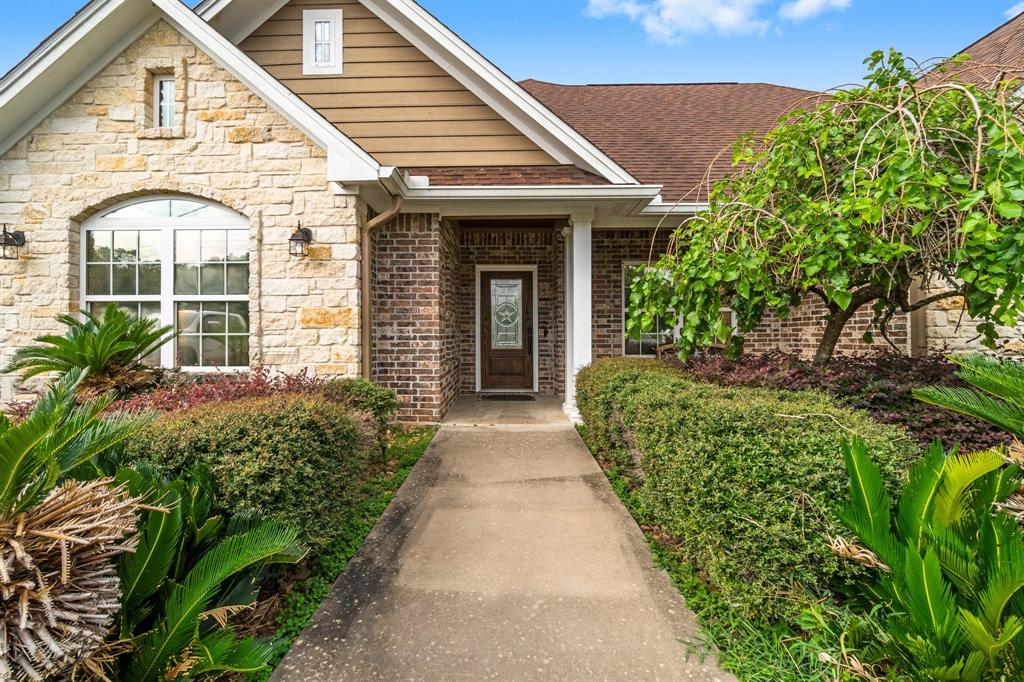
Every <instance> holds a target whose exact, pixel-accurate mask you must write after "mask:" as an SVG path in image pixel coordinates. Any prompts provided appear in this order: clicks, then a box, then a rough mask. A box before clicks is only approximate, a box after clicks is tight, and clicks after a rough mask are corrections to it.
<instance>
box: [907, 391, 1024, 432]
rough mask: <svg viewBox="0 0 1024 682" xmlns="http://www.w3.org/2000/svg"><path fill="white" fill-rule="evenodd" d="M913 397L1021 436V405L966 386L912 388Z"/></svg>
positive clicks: (1023, 420) (1023, 426)
mask: <svg viewBox="0 0 1024 682" xmlns="http://www.w3.org/2000/svg"><path fill="white" fill-rule="evenodd" d="M913 393H914V397H915V398H917V399H918V400H921V401H923V402H926V403H930V404H932V405H937V406H939V407H944V408H946V409H948V410H953V411H954V412H960V413H962V414H967V415H970V416H972V417H977V418H978V419H981V420H982V421H987V422H988V423H990V424H994V425H995V426H998V427H999V428H1001V429H1004V430H1006V431H1008V432H1009V433H1012V434H1014V435H1015V436H1017V437H1018V438H1024V408H1022V407H1020V406H1018V405H1015V404H1013V403H1008V402H1006V401H1003V400H1000V399H998V398H994V397H992V396H990V395H988V394H985V393H978V392H977V391H972V390H969V389H966V388H952V387H949V386H930V387H928V388H918V389H914V392H913Z"/></svg>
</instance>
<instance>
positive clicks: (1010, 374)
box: [950, 353, 1024, 407]
mask: <svg viewBox="0 0 1024 682" xmlns="http://www.w3.org/2000/svg"><path fill="white" fill-rule="evenodd" d="M950 359H951V360H952V361H953V362H955V363H956V364H957V365H959V367H960V369H959V371H957V375H958V376H959V377H960V378H961V379H963V380H964V381H966V382H967V383H968V384H970V385H972V386H976V387H977V388H980V389H981V390H983V391H985V392H987V393H991V394H992V395H994V396H996V397H997V398H1002V399H1003V400H1007V401H1009V402H1012V403H1015V404H1016V405H1019V406H1021V407H1024V402H1022V401H1021V399H1022V398H1024V364H1022V363H1020V362H1017V361H1016V360H1012V359H1010V358H999V357H995V356H992V355H986V354H984V353H970V354H966V355H955V356H953V357H952V358H950Z"/></svg>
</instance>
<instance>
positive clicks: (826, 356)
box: [814, 303, 863, 367]
mask: <svg viewBox="0 0 1024 682" xmlns="http://www.w3.org/2000/svg"><path fill="white" fill-rule="evenodd" d="M861 305H863V304H859V305H856V306H855V305H854V304H853V303H851V304H850V307H849V308H847V309H846V310H843V309H842V308H840V307H839V306H832V305H830V306H829V316H828V324H827V325H825V333H824V334H822V336H821V340H820V341H819V342H818V349H817V350H816V351H815V352H814V366H815V367H824V366H825V365H827V364H828V363H829V361H830V360H831V359H832V355H833V354H834V353H835V351H836V345H837V344H838V343H839V339H840V338H842V336H843V329H845V328H846V323H847V322H849V321H850V318H851V317H853V314H854V313H855V312H857V310H858V309H860V307H861Z"/></svg>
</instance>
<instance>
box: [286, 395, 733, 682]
mask: <svg viewBox="0 0 1024 682" xmlns="http://www.w3.org/2000/svg"><path fill="white" fill-rule="evenodd" d="M698 639H699V631H698V629H697V625H696V623H695V621H694V617H693V614H692V613H691V612H690V611H689V609H687V608H686V606H685V605H684V604H683V602H682V600H681V598H680V597H679V595H678V593H677V592H676V590H675V589H674V588H673V587H672V585H671V584H670V583H669V581H668V577H667V576H666V575H665V574H664V573H663V572H661V571H659V570H656V569H655V568H653V566H652V559H651V556H650V554H649V552H648V549H647V546H646V544H645V542H644V539H643V535H642V534H641V532H640V529H639V528H637V526H636V524H635V523H634V522H633V520H632V518H631V517H630V516H629V514H628V512H627V511H626V510H625V508H624V507H623V506H622V505H621V504H620V503H619V501H618V499H617V498H616V497H615V495H614V493H613V492H612V490H611V488H610V487H609V485H608V482H607V480H606V479H605V477H604V474H603V473H602V472H601V470H600V468H599V467H598V466H597V464H596V463H595V462H594V459H593V458H592V457H591V455H590V453H589V452H588V451H587V449H586V447H585V446H584V444H583V442H582V441H581V440H580V438H579V436H578V435H577V433H576V431H575V430H574V429H573V428H572V426H571V425H570V424H569V423H568V421H567V420H566V419H565V417H564V416H563V415H562V413H561V409H560V405H559V404H558V403H557V401H555V400H553V399H541V400H538V401H537V402H484V401H478V400H476V399H475V398H466V399H462V400H461V401H459V403H458V404H457V405H455V406H454V407H453V408H452V410H451V411H450V413H449V416H448V419H447V420H446V422H445V423H444V424H443V425H442V428H441V429H440V431H439V432H438V434H437V437H436V438H435V440H434V443H433V444H432V445H431V446H430V448H429V449H428V450H427V453H426V454H425V455H424V457H423V458H422V459H421V460H420V462H419V464H417V466H416V468H415V469H414V471H413V473H412V475H411V476H410V477H409V479H408V481H407V482H406V484H405V485H404V486H403V487H402V489H401V491H400V492H399V494H398V496H397V497H396V498H395V501H394V502H393V503H392V505H391V507H390V508H389V509H388V511H387V512H386V513H385V514H384V515H383V516H382V517H381V519H380V521H379V522H378V523H377V526H376V528H374V530H373V532H372V533H371V534H370V536H369V538H367V541H366V543H364V545H363V547H362V548H361V549H360V551H359V553H358V554H357V555H356V557H355V558H354V559H353V560H352V562H351V563H350V564H349V567H348V570H347V571H346V572H345V574H344V575H342V576H341V578H339V580H338V582H337V583H336V584H335V585H334V587H333V589H332V591H331V594H330V596H329V597H328V599H327V600H326V602H325V603H324V604H323V606H321V608H320V610H319V611H317V613H316V615H315V616H314V618H313V623H312V625H311V626H310V627H309V628H308V629H307V630H306V631H305V632H304V633H303V635H302V636H301V637H300V638H299V639H298V640H297V641H296V642H295V645H294V646H293V647H292V649H291V651H290V652H289V653H288V655H287V656H286V657H285V659H284V661H283V662H282V663H281V665H280V666H279V667H278V668H277V670H276V671H275V673H274V676H273V678H272V679H273V680H276V681H284V680H289V681H296V682H299V681H302V682H305V681H311V680H369V679H381V680H491V679H495V680H517V681H520V680H733V679H734V678H733V677H732V675H730V674H727V673H723V672H721V671H720V670H718V669H717V668H716V667H715V664H714V661H713V660H712V659H711V658H704V659H703V660H701V657H700V656H699V655H698V654H696V653H692V646H687V644H686V642H691V643H692V642H696V641H698ZM688 654H689V655H688Z"/></svg>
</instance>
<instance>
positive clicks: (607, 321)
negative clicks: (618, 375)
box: [591, 230, 670, 360]
mask: <svg viewBox="0 0 1024 682" xmlns="http://www.w3.org/2000/svg"><path fill="white" fill-rule="evenodd" d="M669 236H670V235H669V231H667V230H666V231H662V232H661V233H659V234H658V235H657V238H656V239H655V233H654V231H653V230H594V234H593V256H592V258H593V260H592V261H591V274H592V277H593V298H592V302H591V306H592V315H593V318H594V329H593V354H594V359H595V360H597V359H599V358H608V357H616V356H619V355H622V334H623V327H622V322H623V315H622V312H623V283H622V265H623V263H624V262H628V261H641V262H646V261H647V260H648V258H649V256H650V254H651V244H652V242H653V243H654V245H655V250H654V254H655V256H654V257H655V258H657V257H658V255H660V254H661V253H663V252H664V251H665V249H666V248H667V246H668V238H669Z"/></svg>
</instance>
